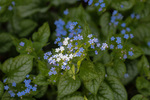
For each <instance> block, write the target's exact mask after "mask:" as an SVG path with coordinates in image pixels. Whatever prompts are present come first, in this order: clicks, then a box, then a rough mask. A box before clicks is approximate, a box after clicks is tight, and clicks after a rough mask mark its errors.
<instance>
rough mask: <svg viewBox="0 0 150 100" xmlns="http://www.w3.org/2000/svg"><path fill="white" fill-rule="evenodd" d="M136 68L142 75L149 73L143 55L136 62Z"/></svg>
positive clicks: (146, 61) (147, 64)
mask: <svg viewBox="0 0 150 100" xmlns="http://www.w3.org/2000/svg"><path fill="white" fill-rule="evenodd" d="M137 67H138V70H139V72H140V73H141V74H142V75H147V76H148V74H149V62H148V60H147V58H146V57H145V56H142V58H141V60H140V61H139V62H138V64H137Z"/></svg>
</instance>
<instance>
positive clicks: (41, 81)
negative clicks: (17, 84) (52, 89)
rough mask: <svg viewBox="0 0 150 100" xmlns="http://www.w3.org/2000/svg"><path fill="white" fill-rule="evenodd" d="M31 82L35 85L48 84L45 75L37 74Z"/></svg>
mask: <svg viewBox="0 0 150 100" xmlns="http://www.w3.org/2000/svg"><path fill="white" fill-rule="evenodd" d="M33 82H34V83H35V84H37V85H48V84H49V82H48V81H47V77H45V76H43V75H41V74H39V75H38V76H36V78H35V79H34V80H33Z"/></svg>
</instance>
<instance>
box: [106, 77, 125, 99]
mask: <svg viewBox="0 0 150 100" xmlns="http://www.w3.org/2000/svg"><path fill="white" fill-rule="evenodd" d="M105 81H106V83H107V84H108V85H109V87H110V88H111V90H112V91H113V95H114V100H127V92H126V90H125V88H124V86H123V85H122V83H121V82H120V81H119V80H118V79H117V78H115V77H111V76H109V77H107V78H106V80H105Z"/></svg>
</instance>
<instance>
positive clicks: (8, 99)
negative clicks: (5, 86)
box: [1, 92, 16, 100]
mask: <svg viewBox="0 0 150 100" xmlns="http://www.w3.org/2000/svg"><path fill="white" fill-rule="evenodd" d="M1 100H16V98H12V97H10V94H9V93H8V92H5V93H4V95H3V97H2V99H1Z"/></svg>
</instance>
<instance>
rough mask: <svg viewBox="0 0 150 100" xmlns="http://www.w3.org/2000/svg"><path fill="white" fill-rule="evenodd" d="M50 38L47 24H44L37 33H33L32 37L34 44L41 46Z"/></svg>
mask: <svg viewBox="0 0 150 100" xmlns="http://www.w3.org/2000/svg"><path fill="white" fill-rule="evenodd" d="M49 36H50V29H49V25H48V23H44V24H43V25H42V26H41V27H40V28H39V29H38V32H35V33H34V34H33V35H32V39H33V41H34V42H40V43H43V46H44V45H45V44H46V42H48V39H49Z"/></svg>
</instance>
